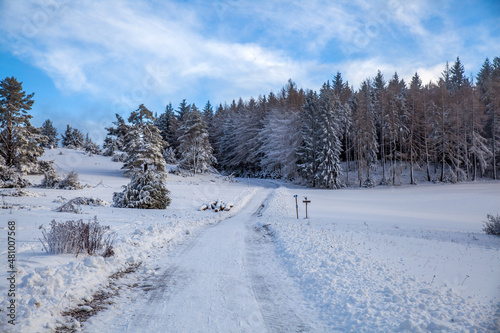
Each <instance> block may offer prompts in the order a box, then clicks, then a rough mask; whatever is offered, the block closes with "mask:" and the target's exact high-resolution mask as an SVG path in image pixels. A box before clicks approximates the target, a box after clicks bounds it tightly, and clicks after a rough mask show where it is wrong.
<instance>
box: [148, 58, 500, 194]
mask: <svg viewBox="0 0 500 333" xmlns="http://www.w3.org/2000/svg"><path fill="white" fill-rule="evenodd" d="M192 112H194V113H196V114H197V115H198V116H199V117H201V119H202V120H203V122H202V126H204V127H205V128H206V131H207V132H208V138H209V142H210V145H211V147H212V149H213V156H214V157H215V159H216V161H217V162H216V166H217V168H218V169H219V170H222V171H225V172H227V173H233V174H235V175H238V176H250V177H276V178H286V179H291V180H294V181H296V182H298V183H302V184H306V185H309V186H313V187H321V188H340V187H343V186H345V185H347V184H349V185H351V184H358V185H359V186H367V187H371V186H374V185H376V184H393V185H395V184H399V183H401V177H400V176H401V173H402V172H403V171H402V170H403V169H407V170H408V171H407V172H409V177H410V180H409V181H410V183H411V184H415V183H416V178H415V173H416V170H419V171H420V172H421V173H423V174H424V175H425V178H426V180H427V181H440V182H457V181H465V180H472V181H473V180H477V179H479V178H483V177H490V178H493V179H498V177H497V174H498V171H499V170H498V169H499V165H500V58H498V57H496V58H494V60H493V62H490V61H489V60H488V59H486V60H485V62H484V63H483V65H482V67H481V69H480V71H479V73H478V74H477V76H476V78H475V80H474V79H473V78H468V77H467V76H466V75H465V69H464V66H463V65H462V63H461V61H460V59H459V58H457V59H456V61H455V62H454V64H452V65H451V66H449V65H448V63H447V64H446V67H445V68H444V71H443V73H442V76H441V77H440V78H439V80H438V81H437V82H429V83H427V84H424V83H423V82H422V80H421V79H420V77H419V75H418V73H415V75H414V76H413V77H412V79H411V81H410V82H409V83H406V82H405V81H404V80H403V79H400V78H399V76H398V74H397V73H394V75H393V76H392V77H391V78H389V79H386V78H384V76H383V75H382V73H381V72H380V71H379V72H378V73H377V74H376V75H375V76H374V77H373V78H369V79H366V80H365V81H363V82H362V84H361V86H360V88H359V89H358V90H354V89H353V88H352V87H350V86H349V84H348V82H344V81H343V79H342V75H341V74H340V73H337V74H336V75H335V77H334V78H333V80H332V81H327V82H325V83H324V84H323V86H322V87H321V89H320V90H319V91H318V92H316V91H313V90H303V89H299V88H298V87H297V86H296V84H295V83H293V82H292V81H291V80H290V81H289V82H288V84H287V85H286V86H285V87H283V89H282V90H281V91H280V92H279V93H277V94H275V93H272V92H271V93H269V94H268V95H267V96H259V97H258V98H257V99H254V98H250V99H249V100H247V101H244V100H242V99H241V98H240V99H239V100H237V101H236V100H233V102H232V103H231V104H230V105H219V106H218V107H217V108H216V109H215V111H214V110H213V107H212V105H211V104H210V102H208V103H207V105H206V106H205V107H204V108H203V110H201V111H199V110H198V108H197V107H196V106H195V105H187V104H186V102H185V101H183V102H182V103H181V104H180V106H179V109H178V110H177V112H175V111H174V109H173V107H172V105H168V106H167V108H166V110H165V112H164V113H163V114H161V115H160V116H159V117H158V119H157V121H156V125H157V126H158V128H159V129H160V131H161V133H162V135H163V137H164V139H165V140H166V141H167V142H169V143H170V147H171V149H173V150H174V151H176V152H177V153H179V151H181V152H182V151H183V148H182V147H181V143H180V142H179V138H180V132H179V128H181V127H182V126H183V125H182V123H183V119H184V117H186V115H189V114H190V113H192ZM181 132H182V131H181ZM376 169H379V172H380V173H381V177H379V178H381V179H375V177H374V175H373V173H374V171H375V170H376ZM380 169H381V170H380Z"/></svg>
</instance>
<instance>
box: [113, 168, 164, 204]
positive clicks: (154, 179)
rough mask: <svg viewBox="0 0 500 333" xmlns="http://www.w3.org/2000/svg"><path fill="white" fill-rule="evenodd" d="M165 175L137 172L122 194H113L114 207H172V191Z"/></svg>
mask: <svg viewBox="0 0 500 333" xmlns="http://www.w3.org/2000/svg"><path fill="white" fill-rule="evenodd" d="M163 179H164V178H163V175H162V174H161V173H158V172H154V171H152V170H147V171H146V172H137V173H134V174H133V176H132V180H131V181H130V184H128V185H126V186H123V188H124V189H123V191H122V192H115V193H114V194H113V206H115V207H120V208H139V209H166V208H167V206H169V205H170V201H171V199H170V197H169V194H170V191H169V190H168V189H167V188H166V187H165V184H164V182H163Z"/></svg>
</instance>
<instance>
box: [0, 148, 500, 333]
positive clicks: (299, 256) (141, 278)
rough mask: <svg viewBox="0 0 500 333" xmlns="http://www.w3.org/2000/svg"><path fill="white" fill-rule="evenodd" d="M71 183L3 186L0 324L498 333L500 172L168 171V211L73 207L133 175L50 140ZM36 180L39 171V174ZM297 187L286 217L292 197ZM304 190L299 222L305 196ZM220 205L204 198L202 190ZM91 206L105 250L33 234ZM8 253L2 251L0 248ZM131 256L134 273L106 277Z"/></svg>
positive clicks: (41, 328)
mask: <svg viewBox="0 0 500 333" xmlns="http://www.w3.org/2000/svg"><path fill="white" fill-rule="evenodd" d="M44 159H47V160H55V163H56V168H57V170H58V171H60V172H69V171H71V170H75V171H76V172H77V173H78V174H79V180H80V182H81V183H82V184H83V185H85V187H84V188H83V189H81V190H74V191H70V190H60V189H43V188H37V187H29V188H27V189H25V190H26V191H29V192H31V193H30V195H29V196H24V197H14V196H8V195H6V194H8V193H9V192H10V190H2V191H1V192H2V193H3V194H4V196H3V197H2V200H3V202H2V204H3V205H4V206H6V205H7V206H12V208H9V209H1V210H0V222H1V225H0V228H1V229H0V242H1V243H0V260H3V262H4V264H2V265H0V267H3V269H2V270H1V271H0V309H2V311H0V316H1V317H0V331H1V332H11V331H12V332H53V331H55V329H56V327H57V326H60V325H62V324H66V325H67V326H68V325H72V326H73V328H74V329H75V330H76V331H83V332H266V331H268V332H299V331H300V332H303V331H305V332H307V331H308V332H394V331H400V332H443V331H444V332H495V331H500V238H499V237H495V236H490V235H486V234H484V232H483V231H482V227H483V221H484V220H485V219H486V214H488V213H490V214H497V213H500V183H499V182H477V183H463V184H456V185H419V186H402V187H378V188H375V189H345V190H335V191H331V190H313V189H306V188H301V187H297V186H292V185H289V184H288V185H287V184H285V183H283V182H277V181H270V180H247V179H240V180H239V182H236V183H234V182H229V181H227V179H225V178H224V177H222V176H216V175H197V176H196V177H181V176H174V175H169V176H168V178H167V180H166V185H167V188H168V189H169V190H170V191H171V198H172V204H171V205H170V206H169V207H168V208H167V209H166V210H137V209H123V208H114V207H111V206H109V205H105V206H81V209H82V214H73V213H58V212H55V211H54V209H55V208H57V207H59V206H60V205H61V204H62V203H64V202H66V201H68V200H70V199H73V198H75V197H94V198H100V199H102V200H104V201H106V202H112V196H113V192H117V191H121V186H122V185H125V184H127V183H128V182H129V181H130V180H129V178H126V177H124V176H123V172H122V171H121V170H120V167H121V165H122V164H121V163H116V162H112V161H111V160H110V159H109V158H108V157H103V156H87V155H85V154H84V153H83V152H82V151H78V150H69V149H63V148H59V149H53V150H47V151H46V153H45V155H44ZM30 180H31V181H32V182H33V183H34V184H37V183H40V181H41V177H40V176H31V177H30ZM295 194H296V195H298V197H299V215H300V218H299V219H297V218H296V215H295V214H296V213H295V199H294V197H293V195H295ZM304 196H307V197H308V199H309V200H311V203H310V204H309V206H308V215H309V219H304V215H305V211H304V204H303V203H302V200H303V197H304ZM217 199H220V200H223V201H225V202H232V203H234V208H233V209H231V211H229V212H220V213H214V212H212V211H199V210H198V208H199V207H200V205H201V204H202V203H204V202H207V201H212V200H217ZM94 216H97V219H98V221H99V222H100V224H101V225H109V226H110V227H111V230H112V231H114V232H116V233H117V235H118V237H117V239H116V241H115V244H114V249H115V256H113V257H111V258H102V257H100V256H86V255H82V254H81V255H79V256H78V257H75V256H73V255H48V254H46V253H44V251H43V249H42V245H41V243H40V241H39V240H38V238H41V237H42V233H41V230H40V229H39V228H40V227H41V226H42V228H47V227H48V226H49V223H50V221H51V220H52V219H56V220H57V221H66V220H70V219H73V220H76V219H84V220H90V219H93V217H94ZM8 221H15V222H16V228H17V229H16V231H17V234H16V240H17V262H16V264H17V270H18V274H17V276H16V281H17V287H16V293H17V298H16V302H17V303H16V304H17V318H16V326H15V327H12V325H9V324H8V323H7V317H6V316H5V312H4V311H5V307H6V305H7V301H8V299H7V297H6V295H7V283H6V282H7V280H6V277H7V273H6V271H7V268H6V267H7V246H6V244H7V242H6V240H7V228H6V226H7V222H8ZM1 258H3V259H1ZM131 263H136V264H137V263H141V265H140V266H139V268H138V270H137V271H135V272H133V273H130V274H127V275H125V276H124V277H123V278H121V279H118V280H116V281H115V282H114V284H113V285H112V286H110V285H109V283H110V279H109V276H110V275H111V274H113V273H115V272H117V271H119V270H122V269H125V268H127V267H128V266H129V264H131ZM109 288H114V289H116V290H117V291H118V295H117V296H115V297H112V298H111V299H109V300H110V301H111V302H112V304H107V309H103V310H101V311H99V312H98V313H97V314H96V315H95V316H92V317H90V319H88V320H87V321H85V322H82V323H80V322H77V321H75V320H73V321H72V322H71V320H70V319H68V317H64V316H62V314H61V312H63V311H66V310H68V309H73V308H75V307H77V306H79V304H82V305H81V306H80V309H82V310H84V311H91V310H92V308H91V307H90V306H88V305H83V303H84V301H85V300H90V299H91V298H92V297H91V296H92V295H93V294H94V293H95V292H97V291H99V290H109Z"/></svg>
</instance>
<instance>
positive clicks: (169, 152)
mask: <svg viewBox="0 0 500 333" xmlns="http://www.w3.org/2000/svg"><path fill="white" fill-rule="evenodd" d="M163 158H164V159H165V162H167V164H177V159H176V158H175V151H174V150H173V149H172V147H168V148H167V149H165V150H164V151H163Z"/></svg>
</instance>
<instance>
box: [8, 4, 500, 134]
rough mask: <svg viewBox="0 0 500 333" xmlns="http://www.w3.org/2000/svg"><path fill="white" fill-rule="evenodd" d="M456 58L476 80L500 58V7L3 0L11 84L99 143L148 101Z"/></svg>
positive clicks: (315, 85)
mask: <svg viewBox="0 0 500 333" xmlns="http://www.w3.org/2000/svg"><path fill="white" fill-rule="evenodd" d="M457 56H460V59H461V61H462V63H463V64H464V65H465V70H466V72H467V75H471V74H473V75H475V74H476V73H477V71H478V69H479V68H480V66H481V64H482V63H483V62H484V60H485V58H486V57H489V58H490V59H492V58H493V57H495V56H500V1H497V0H491V1H479V0H462V1H458V0H454V1H451V0H450V1H447V0H442V1H441V0H431V1H427V0H423V1H418V0H414V1H406V0H380V1H369V0H340V1H315V0H311V1H270V0H266V1H263V0H252V1H247V0H228V1H202V0H199V1H170V2H167V1H160V0H157V1H127V0H123V1H118V0H109V1H70V0H43V1H41V0H39V1H37V0H24V1H17V0H0V78H1V79H3V78H5V77H8V76H9V77H10V76H14V77H16V78H18V80H20V81H22V82H23V88H24V89H25V91H26V92H28V93H31V92H35V98H34V99H35V104H34V107H33V112H32V114H33V116H34V119H33V124H34V125H36V126H39V125H41V123H42V122H43V121H44V120H45V119H48V118H50V119H51V120H52V121H53V122H54V123H55V125H56V126H57V128H58V129H59V132H61V131H62V130H63V129H64V128H65V126H66V124H70V125H71V126H73V127H77V128H79V129H80V130H82V132H84V133H87V132H88V133H89V134H90V135H91V137H93V138H94V140H97V141H99V142H100V141H102V139H103V138H104V135H105V131H104V127H106V126H110V125H111V122H112V121H113V120H114V118H115V117H114V114H115V113H119V114H122V115H128V114H130V112H131V111H133V110H135V109H136V108H137V107H138V106H139V104H141V103H144V104H145V105H146V106H147V107H148V108H149V109H150V110H152V111H153V112H158V113H161V112H163V110H164V108H165V105H166V104H167V103H168V102H172V103H173V105H174V106H175V107H177V105H178V104H179V102H180V101H181V100H182V99H186V100H187V101H188V102H189V103H196V105H198V106H199V107H203V106H204V104H205V103H206V101H207V100H210V101H211V102H212V104H218V103H224V102H228V103H230V102H231V101H232V99H236V98H239V97H243V98H244V99H245V98H249V97H251V96H253V97H258V96H259V95H260V94H268V93H269V92H270V91H275V92H276V91H278V90H279V89H281V87H282V86H283V85H285V84H286V82H287V80H288V79H289V78H291V79H292V80H293V81H295V82H296V83H297V85H298V86H299V87H303V88H310V89H319V87H320V86H321V84H322V83H323V82H325V81H326V80H329V79H331V78H332V77H333V76H334V74H335V73H336V72H337V71H340V72H341V73H342V75H343V77H344V80H348V81H349V83H350V84H351V85H353V86H354V88H356V89H357V88H358V86H359V84H360V83H361V81H363V80H364V79H365V78H367V77H373V76H374V75H375V74H376V73H377V70H379V69H380V70H381V71H382V73H383V74H384V75H385V77H386V78H387V77H390V76H392V74H393V73H394V72H395V71H397V72H398V74H399V75H400V77H403V78H405V79H406V80H409V79H410V78H411V76H412V75H413V74H414V73H415V71H418V73H419V75H420V76H421V77H422V78H423V80H424V82H428V81H430V80H432V81H435V80H437V79H438V77H439V76H440V73H441V72H442V70H443V68H444V64H445V62H446V61H449V62H450V63H452V62H454V61H455V59H456V57H457Z"/></svg>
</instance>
